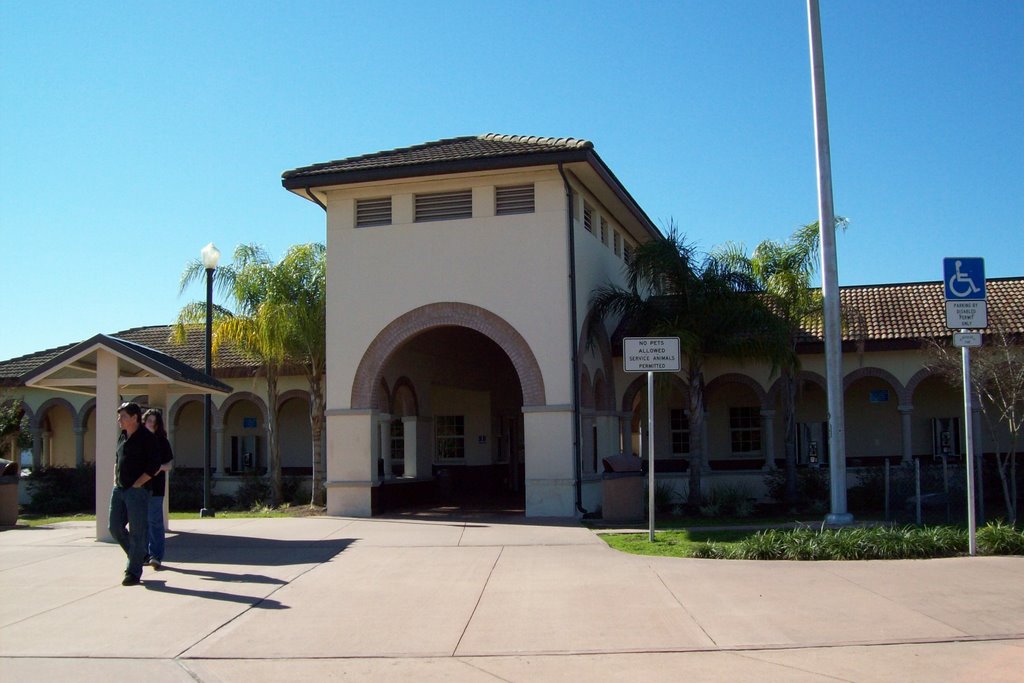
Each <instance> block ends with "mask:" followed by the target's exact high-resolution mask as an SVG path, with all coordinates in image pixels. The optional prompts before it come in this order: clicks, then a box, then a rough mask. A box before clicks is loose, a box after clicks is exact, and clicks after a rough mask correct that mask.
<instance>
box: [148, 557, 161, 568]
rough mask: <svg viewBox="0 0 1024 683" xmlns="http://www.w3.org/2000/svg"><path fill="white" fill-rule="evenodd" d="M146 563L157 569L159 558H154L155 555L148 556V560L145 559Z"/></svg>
mask: <svg viewBox="0 0 1024 683" xmlns="http://www.w3.org/2000/svg"><path fill="white" fill-rule="evenodd" d="M147 564H148V565H149V566H150V567H152V568H153V569H156V570H159V569H160V560H158V559H157V558H155V557H151V558H149V560H148V561H147Z"/></svg>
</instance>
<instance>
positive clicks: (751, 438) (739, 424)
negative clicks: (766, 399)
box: [729, 406, 761, 453]
mask: <svg viewBox="0 0 1024 683" xmlns="http://www.w3.org/2000/svg"><path fill="white" fill-rule="evenodd" d="M729 434H730V441H731V444H732V452H733V453H756V452H758V451H760V450H761V410H760V409H759V408H755V407H751V406H734V407H731V408H729Z"/></svg>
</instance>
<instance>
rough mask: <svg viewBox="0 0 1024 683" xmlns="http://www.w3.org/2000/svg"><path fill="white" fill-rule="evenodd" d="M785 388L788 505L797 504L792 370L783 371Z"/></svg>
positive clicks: (794, 380) (793, 381) (794, 392)
mask: <svg viewBox="0 0 1024 683" xmlns="http://www.w3.org/2000/svg"><path fill="white" fill-rule="evenodd" d="M782 381H783V388H784V389H785V392H786V397H785V400H786V407H785V411H786V503H787V504H789V505H795V504H796V503H797V497H798V493H797V486H796V379H795V378H794V377H793V371H792V369H790V368H784V369H783V370H782Z"/></svg>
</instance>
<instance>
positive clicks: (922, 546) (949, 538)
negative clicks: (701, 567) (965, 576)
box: [690, 522, 1024, 560]
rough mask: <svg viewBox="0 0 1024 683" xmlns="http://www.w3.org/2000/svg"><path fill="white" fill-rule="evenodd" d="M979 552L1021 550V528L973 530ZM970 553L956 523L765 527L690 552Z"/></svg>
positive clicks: (785, 556) (773, 556) (797, 555)
mask: <svg viewBox="0 0 1024 683" xmlns="http://www.w3.org/2000/svg"><path fill="white" fill-rule="evenodd" d="M977 546H978V547H977V551H978V554H980V555H1024V531H1021V530H1018V529H1016V528H1015V527H1013V526H1009V525H1006V524H1003V523H1000V522H996V523H991V524H987V525H986V526H984V527H981V528H980V529H978V532H977ZM968 552H969V539H968V535H967V530H966V529H963V528H959V527H948V526H932V527H927V526H926V527H914V526H904V527H858V528H853V529H822V530H815V529H792V530H782V529H768V530H766V531H759V532H757V533H756V534H753V535H752V536H749V537H748V538H745V539H743V540H741V541H738V542H736V543H717V542H713V541H712V542H704V543H697V544H695V545H694V546H693V548H692V550H691V553H690V555H691V557H706V558H716V559H740V560H898V559H903V560H907V559H921V558H930V557H954V556H957V555H966V554H967V553H968Z"/></svg>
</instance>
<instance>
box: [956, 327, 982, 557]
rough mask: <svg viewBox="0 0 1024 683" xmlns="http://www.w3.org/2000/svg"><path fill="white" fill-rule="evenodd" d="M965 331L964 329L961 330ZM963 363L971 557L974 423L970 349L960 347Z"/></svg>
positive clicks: (975, 549) (975, 544)
mask: <svg viewBox="0 0 1024 683" xmlns="http://www.w3.org/2000/svg"><path fill="white" fill-rule="evenodd" d="M961 331H965V330H961ZM960 357H961V358H962V359H963V364H964V425H965V427H966V432H965V434H966V437H967V463H966V469H967V546H968V550H969V551H970V554H971V556H972V557H973V556H974V555H976V554H977V553H978V536H977V533H978V532H977V528H976V527H977V521H976V520H975V518H974V425H973V420H972V419H971V418H972V417H973V415H972V414H971V413H972V411H971V350H970V349H969V348H967V347H966V346H964V347H963V348H961V349H960Z"/></svg>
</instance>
